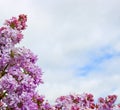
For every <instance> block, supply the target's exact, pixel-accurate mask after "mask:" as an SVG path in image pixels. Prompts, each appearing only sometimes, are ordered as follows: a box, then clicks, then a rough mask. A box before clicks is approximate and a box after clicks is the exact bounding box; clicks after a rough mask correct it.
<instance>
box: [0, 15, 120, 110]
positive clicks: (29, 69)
mask: <svg viewBox="0 0 120 110" xmlns="http://www.w3.org/2000/svg"><path fill="white" fill-rule="evenodd" d="M26 21H27V17H26V15H24V14H22V15H19V17H18V18H16V17H12V19H10V20H6V22H5V25H4V26H3V27H1V28H0V110H120V104H118V105H117V104H115V101H116V99H117V96H116V95H109V96H108V97H106V98H102V97H100V98H99V99H98V101H97V102H96V103H95V101H94V98H93V95H92V94H87V93H84V94H81V95H79V94H73V95H67V96H61V97H59V98H57V99H56V103H55V105H51V104H50V103H49V102H48V101H46V100H45V97H44V96H42V95H39V94H38V93H37V91H36V88H37V86H38V85H39V84H41V83H43V82H42V79H41V77H42V71H41V69H40V68H39V67H38V66H37V65H36V61H37V56H36V55H34V54H33V53H32V52H31V51H30V50H29V49H27V48H25V47H22V48H20V47H16V44H17V43H19V42H20V41H21V40H22V38H23V34H22V30H24V29H26V26H27V25H26Z"/></svg>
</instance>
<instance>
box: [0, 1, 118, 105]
mask: <svg viewBox="0 0 120 110" xmlns="http://www.w3.org/2000/svg"><path fill="white" fill-rule="evenodd" d="M19 14H26V15H27V16H28V22H27V25H28V27H27V29H26V30H25V31H24V32H23V33H24V39H23V40H22V42H21V43H20V44H19V45H20V46H25V47H26V48H29V49H31V50H32V51H33V52H34V53H35V54H36V55H38V58H39V59H38V62H37V65H39V66H40V67H41V68H42V71H43V77H42V79H43V81H44V84H42V85H39V87H38V91H39V94H43V95H45V97H46V99H47V100H49V101H50V102H51V103H53V102H54V100H55V99H56V98H57V97H59V96H61V95H68V94H71V93H78V94H82V93H92V94H94V96H95V98H96V99H97V98H98V97H101V96H102V97H105V96H107V95H110V94H116V95H118V101H119V102H120V86H119V83H120V67H119V65H120V1H119V0H0V26H2V24H3V23H4V20H5V19H9V18H11V17H12V16H18V15H19Z"/></svg>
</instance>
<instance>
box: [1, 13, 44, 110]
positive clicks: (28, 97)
mask: <svg viewBox="0 0 120 110" xmlns="http://www.w3.org/2000/svg"><path fill="white" fill-rule="evenodd" d="M26 21H27V17H26V15H19V17H18V18H15V17H13V18H12V19H10V20H6V22H5V26H4V27H1V28H0V107H1V108H0V109H1V110H38V104H37V103H36V102H35V101H34V100H33V97H34V96H35V94H37V92H36V91H35V89H36V87H37V86H38V84H41V83H42V80H41V75H42V72H41V69H40V68H39V67H38V66H37V65H36V64H35V63H36V61H37V56H36V55H34V54H33V53H32V52H31V51H30V50H29V49H26V48H25V47H22V48H18V47H15V44H17V43H19V42H20V41H21V39H22V38H23V34H22V30H24V29H25V28H26ZM39 97H40V96H39ZM36 100H37V97H36Z"/></svg>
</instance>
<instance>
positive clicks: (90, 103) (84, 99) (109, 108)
mask: <svg viewBox="0 0 120 110" xmlns="http://www.w3.org/2000/svg"><path fill="white" fill-rule="evenodd" d="M116 99H117V96H116V95H109V96H108V97H106V98H102V97H100V98H99V99H98V102H97V103H95V101H94V98H93V95H92V94H87V93H84V94H81V95H79V94H74V95H68V96H61V97H59V98H58V99H57V100H56V103H57V104H56V105H55V108H56V109H55V110H120V104H118V105H115V101H116Z"/></svg>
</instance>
